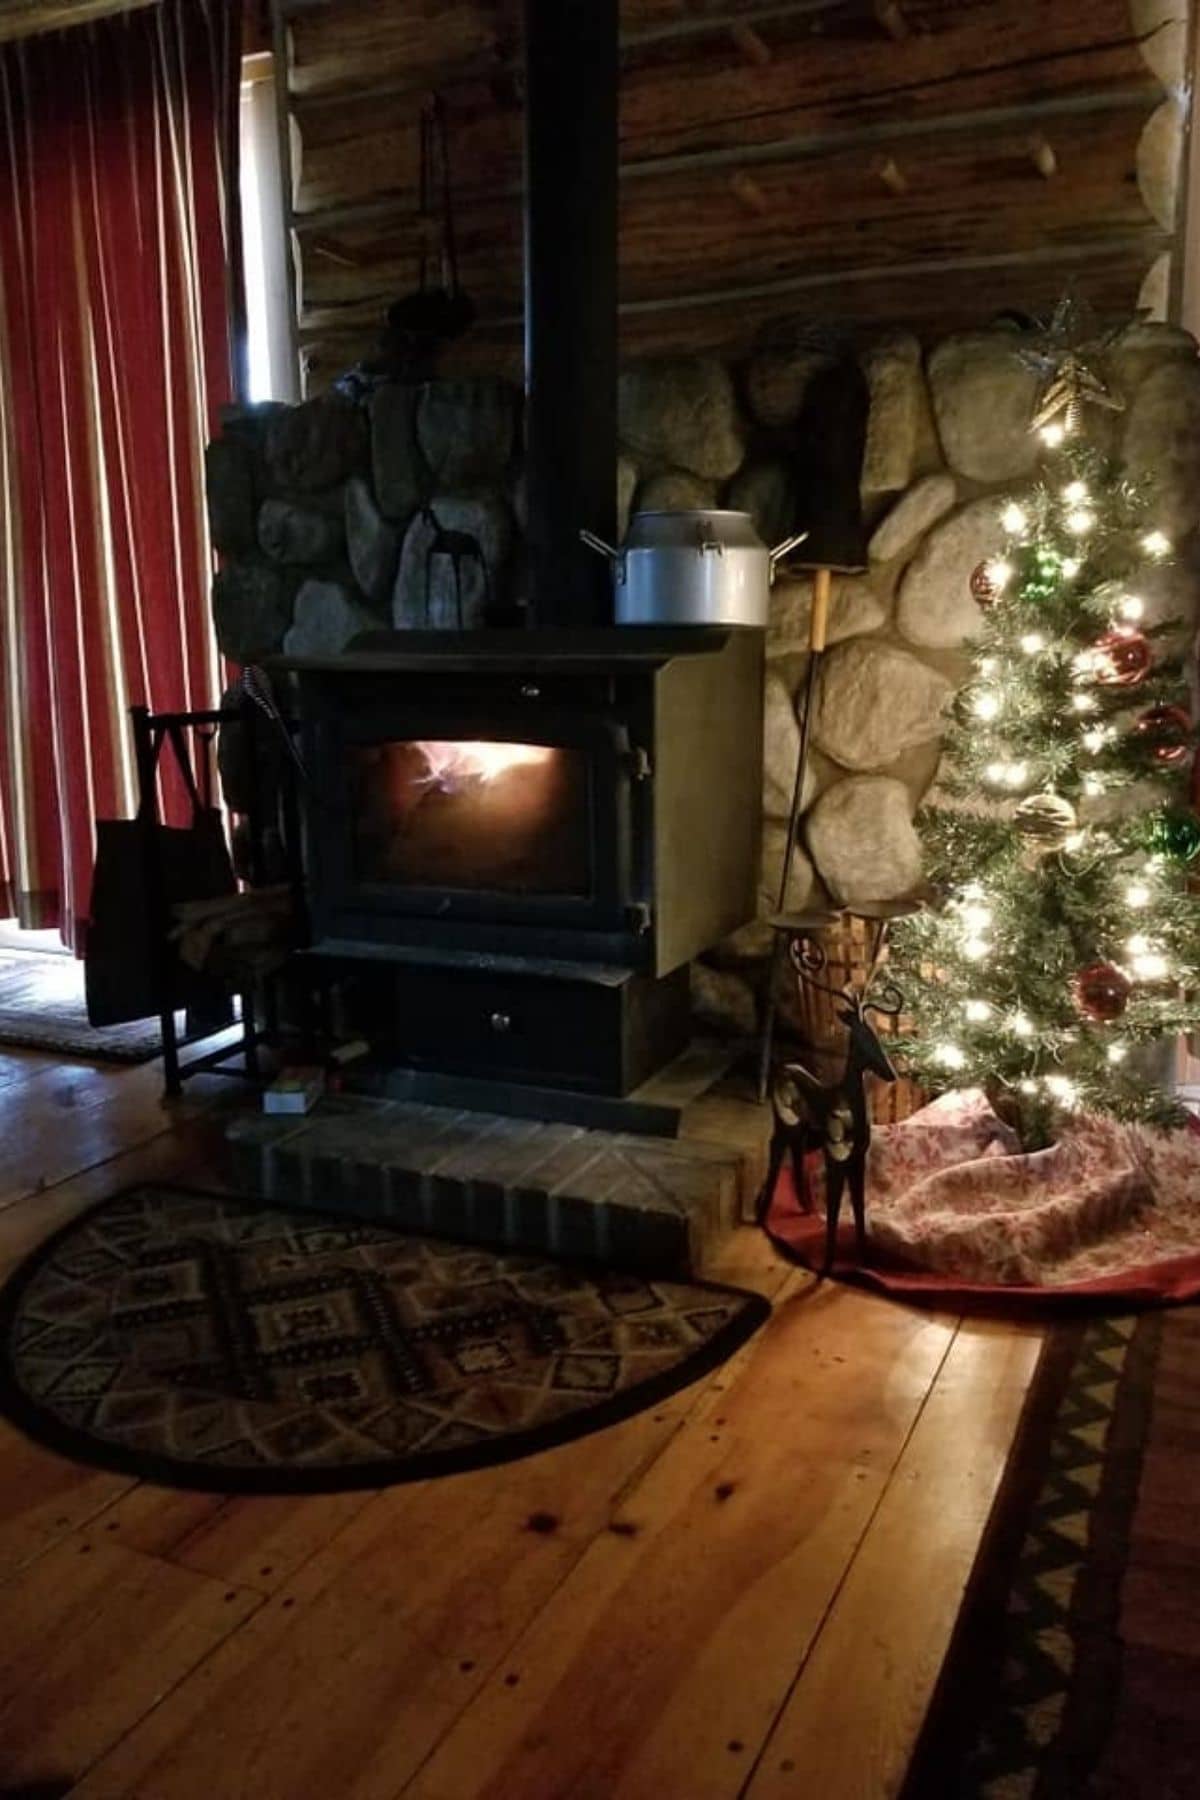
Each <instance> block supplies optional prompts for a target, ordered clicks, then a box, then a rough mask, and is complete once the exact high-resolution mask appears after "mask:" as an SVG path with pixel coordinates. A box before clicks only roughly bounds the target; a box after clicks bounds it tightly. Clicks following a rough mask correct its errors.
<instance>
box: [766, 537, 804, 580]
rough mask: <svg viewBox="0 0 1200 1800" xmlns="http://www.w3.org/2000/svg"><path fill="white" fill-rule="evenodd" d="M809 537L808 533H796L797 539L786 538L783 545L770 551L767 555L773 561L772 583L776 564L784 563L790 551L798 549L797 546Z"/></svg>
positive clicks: (777, 545)
mask: <svg viewBox="0 0 1200 1800" xmlns="http://www.w3.org/2000/svg"><path fill="white" fill-rule="evenodd" d="M807 536H808V533H807V531H798V532H797V533H796V535H795V537H789V538H784V540H783V542H782V544H776V545H775V547H774V549H772V550H768V552H767V555H768V556H769V557H770V559H771V579H772V581H773V580H774V579H775V565H776V563H778V562H782V560H783V558H784V557H785V556H786V555H787V553H788V551H789V550H794V549H795V548H796V546H797V544H802V543H803V542H804V540H805V538H806V537H807Z"/></svg>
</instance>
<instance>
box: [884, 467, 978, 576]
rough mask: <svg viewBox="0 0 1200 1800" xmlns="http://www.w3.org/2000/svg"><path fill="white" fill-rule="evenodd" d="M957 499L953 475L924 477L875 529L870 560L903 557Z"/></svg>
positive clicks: (898, 501) (943, 516)
mask: <svg viewBox="0 0 1200 1800" xmlns="http://www.w3.org/2000/svg"><path fill="white" fill-rule="evenodd" d="M957 498H958V486H957V484H956V482H955V480H954V477H953V475H926V476H924V477H923V478H922V479H921V480H920V481H918V482H916V483H915V484H914V485H913V486H912V487H911V488H909V490H908V492H907V494H902V495H901V497H900V499H899V500H897V502H896V504H895V506H893V507H892V509H891V511H890V512H889V513H887V514H886V515H885V517H884V518H883V520H882V521H881V523H880V524H878V525H877V526H876V527H875V531H874V535H873V536H872V538H871V545H870V556H871V561H872V562H874V563H886V562H891V561H892V560H893V559H894V558H895V557H897V556H905V555H906V554H907V553H908V552H909V551H910V550H911V549H912V548H913V546H914V545H915V544H916V543H917V542H918V540H919V539H920V538H923V537H924V536H925V533H926V532H927V531H928V530H929V529H930V528H931V526H934V525H936V524H937V522H938V520H939V519H944V518H945V516H946V514H947V513H948V512H949V511H950V508H951V507H952V506H953V505H954V502H955V500H956V499H957Z"/></svg>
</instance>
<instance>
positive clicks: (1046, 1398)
mask: <svg viewBox="0 0 1200 1800" xmlns="http://www.w3.org/2000/svg"><path fill="white" fill-rule="evenodd" d="M1197 1695H1200V1313H1198V1312H1197V1311H1196V1309H1195V1308H1191V1307H1187V1308H1180V1309H1178V1310H1175V1311H1171V1312H1165V1313H1162V1312H1155V1313H1147V1314H1144V1315H1142V1316H1140V1317H1138V1316H1136V1315H1129V1316H1126V1317H1123V1318H1109V1319H1100V1318H1097V1319H1094V1320H1092V1321H1091V1322H1089V1323H1086V1324H1079V1325H1076V1326H1073V1327H1071V1328H1069V1329H1068V1328H1062V1329H1059V1330H1057V1331H1056V1332H1055V1333H1054V1334H1053V1335H1052V1336H1051V1338H1050V1339H1049V1341H1048V1343H1047V1347H1046V1350H1045V1353H1044V1355H1043V1358H1042V1362H1041V1365H1040V1367H1039V1370H1038V1373H1037V1375H1036V1377H1035V1379H1034V1383H1033V1386H1032V1388H1031V1390H1030V1396H1029V1402H1028V1405H1027V1407H1026V1411H1025V1415H1024V1418H1023V1421H1022V1425H1021V1429H1020V1431H1019V1433H1018V1436H1017V1441H1016V1443H1015V1445H1014V1448H1013V1452H1012V1455H1011V1458H1010V1460H1009V1465H1008V1469H1007V1471H1006V1473H1005V1477H1004V1482H1003V1485H1002V1487H1001V1489H1000V1493H999V1494H998V1496H997V1500H996V1505H995V1507H994V1509H993V1513H992V1518H991V1521H990V1523H989V1525H988V1530H987V1533H986V1536H985V1538H984V1542H983V1546H982V1548H981V1550H980V1554H979V1558H978V1561H977V1563H976V1566H975V1571H974V1574H973V1575H972V1578H971V1585H970V1588H969V1590H968V1598H967V1603H966V1606H965V1607H964V1610H963V1613H962V1616H961V1618H960V1622H959V1626H958V1630H957V1632H956V1635H955V1638H954V1641H953V1643H952V1645H951V1648H950V1652H949V1655H948V1657H947V1662H946V1666H945V1669H944V1671H943V1676H942V1681H941V1684H940V1686H939V1689H938V1694H937V1696H936V1697H935V1700H934V1703H933V1706H932V1708H931V1711H930V1715H929V1719H928V1721H927V1724H926V1728H925V1732H924V1734H923V1736H922V1740H921V1743H920V1745H919V1747H918V1750H917V1754H916V1757H915V1759H914V1761H913V1765H912V1768H911V1770H910V1773H909V1778H908V1782H907V1785H906V1787H905V1790H904V1800H942V1797H943V1796H946V1797H949V1796H953V1797H954V1800H1185V1796H1186V1797H1187V1800H1192V1797H1193V1796H1195V1795H1196V1794H1198V1793H1200V1706H1198V1705H1197Z"/></svg>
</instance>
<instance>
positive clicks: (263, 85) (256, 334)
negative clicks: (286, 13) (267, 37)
mask: <svg viewBox="0 0 1200 1800" xmlns="http://www.w3.org/2000/svg"><path fill="white" fill-rule="evenodd" d="M273 61H274V59H273V58H272V57H271V56H270V54H264V55H257V56H247V57H246V58H245V59H244V61H243V63H242V102H241V209H242V262H243V268H244V273H245V283H246V330H247V355H246V361H247V371H248V380H249V391H248V393H247V395H246V398H247V399H248V400H298V399H299V398H300V374H299V369H298V367H297V363H296V355H295V349H294V346H293V342H292V332H291V329H290V320H289V311H290V308H291V291H290V284H289V281H288V266H287V259H288V256H289V254H290V239H289V233H288V229H287V223H286V219H285V216H284V196H283V181H282V177H281V174H280V158H279V128H278V122H277V120H278V114H277V111H276V103H275V80H274V69H273Z"/></svg>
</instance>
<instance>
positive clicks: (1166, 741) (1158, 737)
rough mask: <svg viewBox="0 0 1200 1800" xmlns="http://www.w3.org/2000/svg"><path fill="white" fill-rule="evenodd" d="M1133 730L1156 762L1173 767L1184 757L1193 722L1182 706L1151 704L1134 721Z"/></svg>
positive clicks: (1189, 741)
mask: <svg viewBox="0 0 1200 1800" xmlns="http://www.w3.org/2000/svg"><path fill="white" fill-rule="evenodd" d="M1133 729H1134V731H1135V732H1136V733H1137V735H1138V737H1139V738H1140V739H1141V740H1142V743H1143V744H1144V745H1145V746H1146V748H1147V749H1148V750H1149V752H1150V754H1151V756H1152V757H1153V758H1154V760H1155V762H1156V763H1161V764H1162V765H1163V766H1164V767H1165V768H1173V767H1174V766H1175V765H1176V764H1177V763H1181V762H1184V761H1185V760H1186V758H1187V754H1188V751H1189V750H1190V749H1191V738H1192V721H1191V720H1190V719H1189V718H1188V716H1187V714H1186V713H1185V712H1184V710H1183V708H1182V706H1151V707H1149V708H1147V710H1146V711H1145V712H1144V713H1143V714H1142V715H1141V717H1140V718H1139V719H1136V720H1135V721H1134V726H1133Z"/></svg>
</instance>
